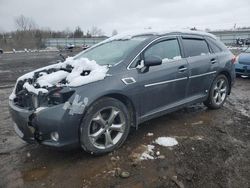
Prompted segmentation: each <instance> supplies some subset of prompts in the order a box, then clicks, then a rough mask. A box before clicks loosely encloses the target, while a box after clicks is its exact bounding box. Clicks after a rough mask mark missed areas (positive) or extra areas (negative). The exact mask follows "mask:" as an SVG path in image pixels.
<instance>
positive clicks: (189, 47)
mask: <svg viewBox="0 0 250 188" xmlns="http://www.w3.org/2000/svg"><path fill="white" fill-rule="evenodd" d="M182 41H183V45H184V48H185V55H186V57H192V56H200V55H205V54H208V53H209V48H208V45H207V42H206V41H205V40H203V39H189V38H188V39H186V38H185V39H182Z"/></svg>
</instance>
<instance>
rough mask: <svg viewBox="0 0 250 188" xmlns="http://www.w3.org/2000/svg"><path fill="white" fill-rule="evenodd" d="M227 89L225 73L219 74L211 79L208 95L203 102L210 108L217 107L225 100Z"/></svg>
mask: <svg viewBox="0 0 250 188" xmlns="http://www.w3.org/2000/svg"><path fill="white" fill-rule="evenodd" d="M228 90H229V84H228V79H227V77H226V76H225V75H219V76H217V77H216V78H215V80H214V81H213V84H212V87H211V89H210V91H209V96H208V98H207V100H206V101H205V102H204V104H205V105H206V106H207V107H208V108H211V109H218V108H220V107H222V106H223V104H224V102H225V101H226V98H227V95H228Z"/></svg>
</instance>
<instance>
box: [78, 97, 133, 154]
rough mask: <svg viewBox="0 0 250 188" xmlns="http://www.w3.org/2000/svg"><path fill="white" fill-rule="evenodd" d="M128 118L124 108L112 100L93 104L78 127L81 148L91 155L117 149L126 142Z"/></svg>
mask: <svg viewBox="0 0 250 188" xmlns="http://www.w3.org/2000/svg"><path fill="white" fill-rule="evenodd" d="M129 128H130V117H129V113H128V110H127V108H126V106H125V105H124V104H123V103H122V102H120V101H118V100H116V99H113V98H103V99H100V100H98V101H97V102H95V103H94V104H93V105H92V106H91V107H90V108H89V109H88V112H87V113H86V114H85V116H84V118H83V121H82V123H81V126H80V142H81V146H82V148H83V149H84V150H85V151H87V152H89V153H92V154H97V155H98V154H104V153H107V152H111V151H113V150H114V149H117V148H118V147H120V146H121V145H122V143H123V142H124V141H125V140H126V138H127V136H128V133H129Z"/></svg>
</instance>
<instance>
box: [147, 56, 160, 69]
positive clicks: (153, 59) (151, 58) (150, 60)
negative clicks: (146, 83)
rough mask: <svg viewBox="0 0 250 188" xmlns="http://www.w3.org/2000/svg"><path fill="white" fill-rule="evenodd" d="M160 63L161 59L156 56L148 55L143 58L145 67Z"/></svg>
mask: <svg viewBox="0 0 250 188" xmlns="http://www.w3.org/2000/svg"><path fill="white" fill-rule="evenodd" d="M161 64H162V59H161V58H159V57H156V56H148V57H145V59H144V65H145V66H146V67H150V66H157V65H161Z"/></svg>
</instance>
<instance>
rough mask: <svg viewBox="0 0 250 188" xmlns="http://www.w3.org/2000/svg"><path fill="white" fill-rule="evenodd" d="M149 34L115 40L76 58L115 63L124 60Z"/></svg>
mask: <svg viewBox="0 0 250 188" xmlns="http://www.w3.org/2000/svg"><path fill="white" fill-rule="evenodd" d="M147 38H148V36H138V37H133V38H131V39H128V40H113V41H109V42H106V43H103V44H100V45H98V46H96V47H94V48H91V49H89V50H87V51H84V52H82V53H80V54H78V55H77V56H76V57H75V59H79V58H88V59H89V60H95V61H96V63H98V64H99V65H114V64H116V63H119V62H120V61H122V60H124V58H126V56H127V55H128V54H129V53H130V52H131V51H132V50H134V49H135V48H136V47H137V46H138V45H139V44H140V43H141V42H142V41H144V40H146V39H147Z"/></svg>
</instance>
